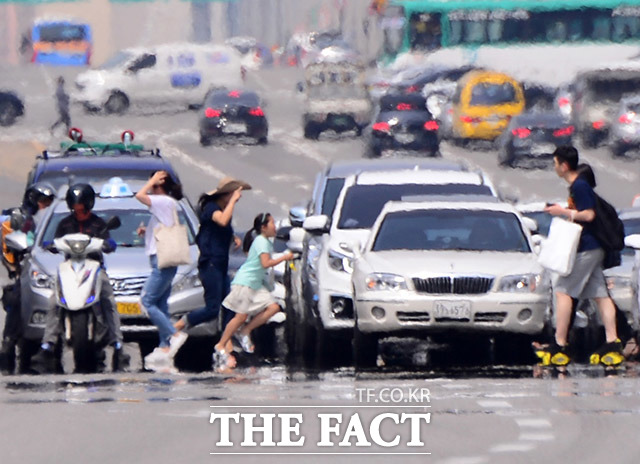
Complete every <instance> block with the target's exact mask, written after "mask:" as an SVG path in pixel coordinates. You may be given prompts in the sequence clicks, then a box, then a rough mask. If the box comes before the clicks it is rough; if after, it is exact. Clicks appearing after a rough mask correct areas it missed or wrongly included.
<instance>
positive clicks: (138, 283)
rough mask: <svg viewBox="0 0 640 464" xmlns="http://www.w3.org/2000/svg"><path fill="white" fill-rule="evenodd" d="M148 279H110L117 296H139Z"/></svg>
mask: <svg viewBox="0 0 640 464" xmlns="http://www.w3.org/2000/svg"><path fill="white" fill-rule="evenodd" d="M146 281H147V277H128V278H125V279H109V282H111V286H112V287H113V293H114V295H115V296H138V295H140V293H141V292H142V287H143V286H144V283H145V282H146Z"/></svg>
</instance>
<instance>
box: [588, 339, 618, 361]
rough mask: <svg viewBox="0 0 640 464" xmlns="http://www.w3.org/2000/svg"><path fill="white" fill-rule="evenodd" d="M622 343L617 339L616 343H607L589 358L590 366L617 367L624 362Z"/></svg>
mask: <svg viewBox="0 0 640 464" xmlns="http://www.w3.org/2000/svg"><path fill="white" fill-rule="evenodd" d="M622 351H623V346H622V341H620V339H619V338H616V340H615V341H613V342H609V343H605V344H604V345H602V346H601V347H600V348H599V349H598V350H597V351H596V352H595V353H593V354H592V355H591V357H590V358H589V364H604V365H605V366H617V365H619V364H622V361H624V354H623V353H622Z"/></svg>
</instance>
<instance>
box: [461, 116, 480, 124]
mask: <svg viewBox="0 0 640 464" xmlns="http://www.w3.org/2000/svg"><path fill="white" fill-rule="evenodd" d="M460 121H462V122H466V123H469V122H474V123H478V122H480V121H481V119H480V118H472V117H471V116H460Z"/></svg>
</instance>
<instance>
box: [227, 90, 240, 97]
mask: <svg viewBox="0 0 640 464" xmlns="http://www.w3.org/2000/svg"><path fill="white" fill-rule="evenodd" d="M229 96H230V97H231V98H240V92H238V91H237V90H232V91H231V92H229Z"/></svg>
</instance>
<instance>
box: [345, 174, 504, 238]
mask: <svg viewBox="0 0 640 464" xmlns="http://www.w3.org/2000/svg"><path fill="white" fill-rule="evenodd" d="M413 195H489V196H490V195H491V189H490V188H489V187H488V186H486V185H474V184H400V185H354V186H352V187H350V188H349V190H347V193H346V195H345V197H344V202H343V203H342V211H341V213H340V220H339V221H338V229H369V228H370V227H371V226H372V225H373V223H374V222H375V220H376V218H377V217H378V214H380V211H381V210H382V207H383V206H384V204H385V203H386V202H388V201H399V200H401V199H402V197H406V196H413Z"/></svg>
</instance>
